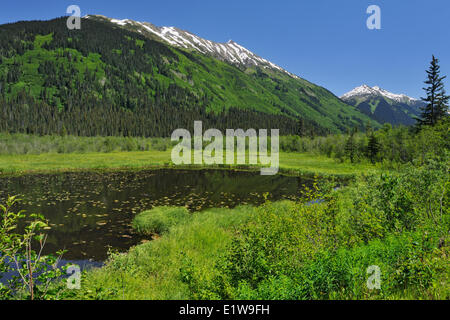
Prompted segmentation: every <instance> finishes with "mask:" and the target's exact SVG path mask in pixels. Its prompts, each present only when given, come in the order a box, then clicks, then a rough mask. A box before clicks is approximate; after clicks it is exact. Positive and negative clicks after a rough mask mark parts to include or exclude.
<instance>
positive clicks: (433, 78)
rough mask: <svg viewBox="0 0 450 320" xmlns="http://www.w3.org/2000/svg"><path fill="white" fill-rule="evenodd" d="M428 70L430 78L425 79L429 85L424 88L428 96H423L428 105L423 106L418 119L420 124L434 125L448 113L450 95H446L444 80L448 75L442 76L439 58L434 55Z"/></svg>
mask: <svg viewBox="0 0 450 320" xmlns="http://www.w3.org/2000/svg"><path fill="white" fill-rule="evenodd" d="M426 72H427V75H428V79H427V80H426V81H425V84H427V85H428V87H426V88H423V89H424V90H425V92H426V93H427V97H426V98H422V100H423V101H424V102H425V103H426V106H425V107H423V108H422V115H421V117H420V119H417V120H418V125H419V126H424V125H428V126H434V125H435V124H436V123H437V122H438V121H439V120H440V119H442V118H443V117H444V116H446V115H447V111H448V101H449V98H450V96H447V95H446V92H445V89H444V83H443V80H444V79H445V78H446V76H442V77H441V75H440V66H439V60H438V59H437V58H436V57H435V56H434V55H433V58H432V60H431V64H430V68H429V69H428V70H427V71H426Z"/></svg>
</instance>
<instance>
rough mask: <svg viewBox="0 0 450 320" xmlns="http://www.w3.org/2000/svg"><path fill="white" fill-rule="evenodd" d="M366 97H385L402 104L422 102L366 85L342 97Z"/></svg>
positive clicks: (344, 98)
mask: <svg viewBox="0 0 450 320" xmlns="http://www.w3.org/2000/svg"><path fill="white" fill-rule="evenodd" d="M365 96H382V97H385V98H388V99H390V100H393V101H395V102H400V103H416V102H418V101H420V100H417V99H414V98H411V97H408V96H407V95H404V94H395V93H392V92H389V91H387V90H384V89H381V88H380V87H378V86H374V87H370V86H368V85H365V84H364V85H362V86H360V87H357V88H355V89H353V90H352V91H350V92H347V93H346V94H344V95H343V96H342V97H341V99H342V100H348V99H352V98H354V97H365Z"/></svg>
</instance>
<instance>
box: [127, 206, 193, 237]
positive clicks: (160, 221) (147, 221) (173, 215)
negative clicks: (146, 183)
mask: <svg viewBox="0 0 450 320" xmlns="http://www.w3.org/2000/svg"><path fill="white" fill-rule="evenodd" d="M189 216H190V213H189V211H188V210H187V209H186V208H185V207H156V208H153V209H151V210H148V211H144V212H142V213H140V214H138V215H137V216H136V217H135V218H134V219H133V222H132V226H133V229H135V230H136V231H137V232H138V233H140V234H144V235H154V234H157V235H162V234H164V233H166V232H168V231H169V229H170V228H171V227H173V226H176V225H177V224H180V223H183V222H184V221H186V219H188V218H189Z"/></svg>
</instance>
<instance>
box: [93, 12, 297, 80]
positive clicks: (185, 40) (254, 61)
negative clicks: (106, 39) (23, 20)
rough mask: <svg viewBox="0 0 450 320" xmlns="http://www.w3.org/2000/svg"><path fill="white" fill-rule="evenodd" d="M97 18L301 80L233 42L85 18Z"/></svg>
mask: <svg viewBox="0 0 450 320" xmlns="http://www.w3.org/2000/svg"><path fill="white" fill-rule="evenodd" d="M95 17H100V18H102V19H107V20H108V21H110V22H112V23H114V24H117V25H119V26H122V27H123V26H126V25H130V26H134V27H136V28H137V30H138V32H140V33H141V34H144V33H145V32H147V33H151V34H153V35H156V36H157V37H158V38H160V39H161V40H163V41H165V42H167V43H168V44H170V45H172V46H175V47H179V48H183V49H188V50H195V51H198V52H200V53H202V54H205V55H211V56H213V57H215V58H218V59H220V60H222V61H225V62H228V63H231V64H234V65H237V66H245V67H251V66H259V67H262V68H266V69H273V70H278V71H281V72H284V73H286V74H288V75H289V76H291V77H293V78H296V79H298V78H299V77H298V76H296V75H295V74H292V73H290V72H288V71H286V70H284V69H283V68H281V67H280V66H278V65H276V64H274V63H272V62H270V61H268V60H266V59H263V58H261V57H260V56H258V55H256V54H254V53H253V52H251V51H250V50H248V49H246V48H244V47H243V46H241V45H239V44H237V43H236V42H234V41H232V40H230V41H228V42H226V43H218V42H214V41H211V40H206V39H203V38H201V37H199V36H197V35H195V34H193V33H190V32H188V31H185V30H181V29H178V28H176V27H157V26H155V25H153V24H151V23H148V22H139V21H134V20H130V19H124V20H117V19H111V18H107V17H105V16H100V15H87V16H85V17H84V18H86V19H89V18H95Z"/></svg>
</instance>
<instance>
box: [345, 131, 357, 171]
mask: <svg viewBox="0 0 450 320" xmlns="http://www.w3.org/2000/svg"><path fill="white" fill-rule="evenodd" d="M355 133H356V130H355V129H352V130H351V131H349V137H348V139H347V142H346V144H345V152H346V153H347V156H348V157H349V158H350V161H351V163H353V162H354V161H355V154H356V143H355Z"/></svg>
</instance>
